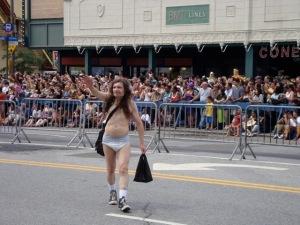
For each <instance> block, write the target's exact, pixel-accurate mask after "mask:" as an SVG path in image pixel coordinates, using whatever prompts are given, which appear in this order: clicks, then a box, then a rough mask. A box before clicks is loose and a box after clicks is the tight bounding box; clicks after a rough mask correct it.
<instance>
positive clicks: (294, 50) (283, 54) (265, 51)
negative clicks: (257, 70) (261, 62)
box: [258, 46, 300, 59]
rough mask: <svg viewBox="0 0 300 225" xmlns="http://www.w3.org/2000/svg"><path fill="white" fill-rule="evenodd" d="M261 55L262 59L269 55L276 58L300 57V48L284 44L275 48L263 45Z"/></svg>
mask: <svg viewBox="0 0 300 225" xmlns="http://www.w3.org/2000/svg"><path fill="white" fill-rule="evenodd" d="M258 54H259V57H260V58H261V59H266V58H267V57H268V56H269V57H271V58H273V59H275V58H299V57H300V49H299V47H290V46H287V47H285V46H282V47H275V48H267V47H261V48H260V50H259V53H258Z"/></svg>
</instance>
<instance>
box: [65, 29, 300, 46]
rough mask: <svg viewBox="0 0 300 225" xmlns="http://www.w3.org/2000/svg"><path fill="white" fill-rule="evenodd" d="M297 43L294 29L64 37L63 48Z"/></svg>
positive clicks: (298, 38)
mask: <svg viewBox="0 0 300 225" xmlns="http://www.w3.org/2000/svg"><path fill="white" fill-rule="evenodd" d="M295 41H297V42H298V43H299V42H300V29H298V30H256V31H251V32H249V31H230V32H225V31H224V32H202V33H184V34H178V33H177V34H161V35H148V34H147V35H118V36H97V37H95V36H93V37H90V36H85V37H83V36H65V37H64V44H65V46H91V47H92V46H94V47H95V46H149V45H151V46H152V45H190V44H197V45H199V44H200V45H201V44H221V43H223V44H231V43H243V44H246V45H247V44H249V43H260V42H270V43H274V42H295Z"/></svg>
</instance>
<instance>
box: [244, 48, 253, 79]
mask: <svg viewBox="0 0 300 225" xmlns="http://www.w3.org/2000/svg"><path fill="white" fill-rule="evenodd" d="M253 55H254V54H253V47H251V48H250V49H249V51H246V54H245V75H246V76H247V77H249V78H251V77H253V75H254V74H253Z"/></svg>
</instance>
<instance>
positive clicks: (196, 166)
mask: <svg viewBox="0 0 300 225" xmlns="http://www.w3.org/2000/svg"><path fill="white" fill-rule="evenodd" d="M211 167H232V168H251V169H264V170H279V171H284V170H288V168H280V167H270V166H254V165H240V164H225V163H182V164H168V163H154V164H153V170H171V171H174V170H216V169H215V168H211Z"/></svg>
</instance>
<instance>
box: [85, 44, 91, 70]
mask: <svg viewBox="0 0 300 225" xmlns="http://www.w3.org/2000/svg"><path fill="white" fill-rule="evenodd" d="M91 66H92V60H91V50H89V49H86V50H85V52H84V72H85V74H91V71H92V67H91Z"/></svg>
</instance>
